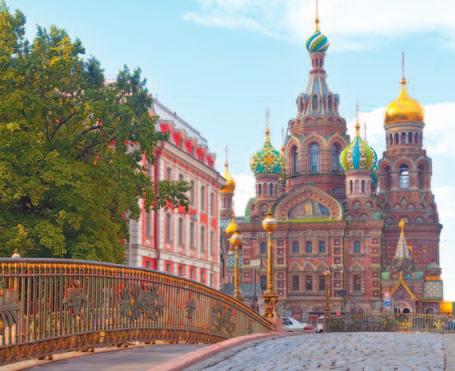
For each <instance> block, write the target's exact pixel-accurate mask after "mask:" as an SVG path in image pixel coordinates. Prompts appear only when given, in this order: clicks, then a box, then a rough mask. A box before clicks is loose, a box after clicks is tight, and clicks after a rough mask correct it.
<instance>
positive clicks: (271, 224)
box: [262, 213, 278, 319]
mask: <svg viewBox="0 0 455 371" xmlns="http://www.w3.org/2000/svg"><path fill="white" fill-rule="evenodd" d="M276 227H277V221H276V219H275V218H274V217H273V215H272V214H271V213H268V214H267V215H266V217H265V218H264V220H263V221H262V228H264V231H265V232H266V233H267V288H266V291H265V293H264V294H263V297H264V305H265V312H264V317H265V318H269V319H276V318H278V313H277V311H276V307H277V302H278V295H277V294H276V292H275V288H274V287H273V248H272V235H273V232H274V231H275V229H276Z"/></svg>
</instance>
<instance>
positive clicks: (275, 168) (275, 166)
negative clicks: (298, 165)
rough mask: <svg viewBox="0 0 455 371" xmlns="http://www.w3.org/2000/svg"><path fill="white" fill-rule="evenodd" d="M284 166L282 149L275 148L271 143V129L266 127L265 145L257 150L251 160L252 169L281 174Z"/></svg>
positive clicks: (256, 172) (263, 172) (258, 171)
mask: <svg viewBox="0 0 455 371" xmlns="http://www.w3.org/2000/svg"><path fill="white" fill-rule="evenodd" d="M283 167H284V159H283V156H282V155H281V153H280V151H278V150H276V149H275V148H273V146H272V144H271V143H270V129H269V128H266V129H265V143H264V146H263V147H262V148H261V149H260V150H259V151H257V152H256V153H255V154H254V155H253V156H252V157H251V162H250V168H251V171H252V172H253V173H254V174H255V175H256V174H270V173H275V174H281V171H282V169H283Z"/></svg>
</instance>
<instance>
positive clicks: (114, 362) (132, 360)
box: [27, 344, 206, 371]
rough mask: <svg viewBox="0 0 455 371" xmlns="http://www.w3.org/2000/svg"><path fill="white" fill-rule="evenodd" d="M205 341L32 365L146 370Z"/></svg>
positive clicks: (39, 369)
mask: <svg viewBox="0 0 455 371" xmlns="http://www.w3.org/2000/svg"><path fill="white" fill-rule="evenodd" d="M205 346H206V345H204V344H201V345H199V344H197V345H193V344H191V345H190V344H162V345H149V346H144V347H137V348H132V349H128V348H125V349H122V350H117V351H113V352H103V353H98V354H97V353H93V354H92V355H87V356H83V357H78V358H72V359H67V360H63V361H56V362H50V363H46V364H44V365H42V366H36V367H32V368H28V369H27V370H34V371H92V370H93V371H95V370H96V371H105V370H106V371H107V370H109V371H145V370H148V369H150V368H153V367H154V366H155V365H157V364H160V363H163V362H166V361H169V360H172V359H175V358H178V357H180V356H182V355H183V354H186V353H188V352H192V351H195V350H197V349H201V348H202V347H205Z"/></svg>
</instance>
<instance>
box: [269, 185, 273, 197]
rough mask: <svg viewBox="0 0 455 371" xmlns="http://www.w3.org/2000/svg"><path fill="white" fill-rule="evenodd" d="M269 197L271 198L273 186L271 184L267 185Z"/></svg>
mask: <svg viewBox="0 0 455 371" xmlns="http://www.w3.org/2000/svg"><path fill="white" fill-rule="evenodd" d="M269 196H270V197H273V184H272V183H270V184H269Z"/></svg>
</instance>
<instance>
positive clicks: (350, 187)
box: [349, 180, 354, 193]
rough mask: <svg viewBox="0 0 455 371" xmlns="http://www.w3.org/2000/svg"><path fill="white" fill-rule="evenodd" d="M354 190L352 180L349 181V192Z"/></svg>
mask: <svg viewBox="0 0 455 371" xmlns="http://www.w3.org/2000/svg"><path fill="white" fill-rule="evenodd" d="M353 191H354V182H353V181H352V180H350V181H349V193H352V192H353Z"/></svg>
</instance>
